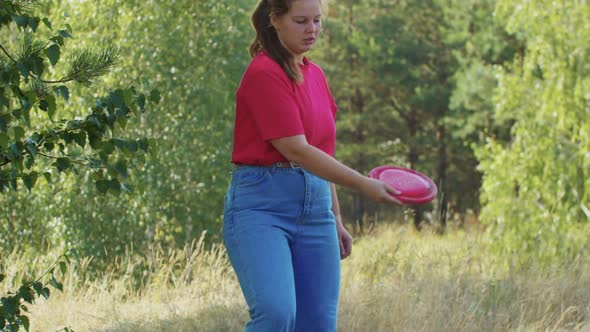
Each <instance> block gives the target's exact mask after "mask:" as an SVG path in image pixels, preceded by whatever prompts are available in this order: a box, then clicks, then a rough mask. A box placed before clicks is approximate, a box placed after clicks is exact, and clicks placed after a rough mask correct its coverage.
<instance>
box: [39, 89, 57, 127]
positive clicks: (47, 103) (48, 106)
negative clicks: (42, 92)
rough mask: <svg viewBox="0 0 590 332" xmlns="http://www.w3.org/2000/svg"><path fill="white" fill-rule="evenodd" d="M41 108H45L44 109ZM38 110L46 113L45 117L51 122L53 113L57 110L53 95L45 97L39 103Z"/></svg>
mask: <svg viewBox="0 0 590 332" xmlns="http://www.w3.org/2000/svg"><path fill="white" fill-rule="evenodd" d="M43 102H44V103H43ZM41 104H43V105H41ZM43 107H45V109H44V108H43ZM39 108H41V109H42V110H44V111H46V112H47V116H49V119H50V120H52V121H53V116H54V115H55V111H56V109H57V104H56V101H55V97H54V96H53V95H47V96H45V99H44V100H42V101H41V102H39Z"/></svg>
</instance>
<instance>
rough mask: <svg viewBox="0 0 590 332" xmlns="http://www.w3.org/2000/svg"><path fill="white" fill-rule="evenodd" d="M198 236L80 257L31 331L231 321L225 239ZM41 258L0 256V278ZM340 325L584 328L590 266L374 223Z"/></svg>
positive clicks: (456, 235)
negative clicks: (544, 264)
mask: <svg viewBox="0 0 590 332" xmlns="http://www.w3.org/2000/svg"><path fill="white" fill-rule="evenodd" d="M203 248H204V246H203V243H202V241H195V242H194V243H193V244H192V245H190V246H187V247H186V248H184V250H177V251H171V252H165V251H163V250H161V249H154V250H153V251H152V252H151V253H149V254H145V255H138V254H137V253H133V252H130V253H129V254H128V255H127V256H126V257H124V258H121V259H120V260H119V262H118V264H117V267H116V268H115V269H114V270H113V271H112V272H105V273H103V274H102V275H100V277H98V278H94V280H93V281H89V280H90V278H88V277H85V271H86V270H85V267H86V266H88V264H89V262H90V260H89V259H82V260H81V261H80V263H79V265H77V266H74V267H72V268H71V269H70V270H69V272H68V274H67V275H66V276H64V292H63V293H60V292H57V291H54V292H53V293H52V295H51V297H50V298H49V300H47V301H39V302H38V303H37V304H36V305H34V306H31V311H32V312H31V321H32V324H31V331H43V332H47V331H58V330H60V329H62V328H64V327H70V328H71V329H73V330H74V331H78V332H80V331H103V332H107V331H108V332H123V331H146V332H152V331H241V330H242V326H243V324H244V323H245V321H246V320H247V310H246V307H245V303H244V300H243V299H242V296H241V293H240V290H239V287H238V285H237V282H236V280H235V278H234V275H233V272H232V270H231V267H230V265H229V263H228V261H227V259H226V257H225V253H224V251H223V248H222V247H214V248H213V249H212V250H209V251H207V250H204V249H203ZM50 260H51V255H48V256H43V257H38V258H36V259H35V260H33V261H30V260H28V263H25V259H23V258H17V255H15V254H12V255H9V256H7V257H3V258H2V261H1V264H2V265H4V266H5V267H6V268H7V274H8V276H7V279H8V280H7V281H8V282H4V283H3V284H2V287H4V288H5V289H4V290H7V289H11V288H12V289H15V288H17V287H15V283H16V282H17V281H18V280H20V278H21V276H20V275H19V274H18V273H17V272H16V271H23V270H29V271H42V269H43V267H46V266H48V262H49V261H50ZM25 264H26V266H24V265H25ZM139 279H141V280H143V282H141V284H138V282H137V280H139ZM339 331H344V332H348V331H351V332H352V331H590V267H589V266H588V262H587V261H584V260H583V259H582V258H581V259H580V260H579V261H577V262H574V263H571V264H568V265H567V266H560V267H555V269H553V270H551V271H547V270H544V271H543V272H541V271H540V270H538V269H535V268H529V269H527V270H522V269H519V270H517V269H515V268H513V267H510V264H499V263H498V262H496V261H495V260H494V259H493V258H492V256H491V255H489V254H488V253H487V251H486V242H485V241H484V240H483V237H482V236H481V234H480V233H479V232H478V231H469V232H466V231H463V230H455V231H451V232H449V234H447V235H445V236H439V235H436V234H433V233H431V232H428V230H427V231H425V232H422V233H419V234H418V233H415V232H414V231H413V230H411V229H409V228H407V227H404V226H382V227H378V228H377V229H376V230H374V231H373V232H372V234H371V235H367V236H364V237H362V238H361V239H358V240H356V242H355V246H354V249H353V255H352V257H351V258H349V259H347V260H345V261H344V262H343V275H342V291H341V306H340V316H339Z"/></svg>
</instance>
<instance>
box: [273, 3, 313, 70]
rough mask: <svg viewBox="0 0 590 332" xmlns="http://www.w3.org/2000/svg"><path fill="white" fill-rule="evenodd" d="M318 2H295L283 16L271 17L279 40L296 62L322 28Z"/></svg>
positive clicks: (301, 57)
mask: <svg viewBox="0 0 590 332" xmlns="http://www.w3.org/2000/svg"><path fill="white" fill-rule="evenodd" d="M321 19H322V9H321V3H320V0H295V1H293V3H292V6H291V9H290V10H289V11H288V12H287V13H286V14H285V15H283V16H280V17H277V16H274V15H272V16H271V23H272V25H273V26H274V28H275V30H276V31H277V34H278V36H279V40H280V41H281V43H282V44H283V46H284V47H285V48H287V50H288V51H289V52H291V54H293V55H294V56H295V58H296V59H297V60H298V61H301V60H302V59H303V54H304V53H305V52H307V51H309V50H310V49H311V46H312V45H313V44H314V43H315V42H316V40H317V39H318V37H319V35H320V30H321V28H322V20H321Z"/></svg>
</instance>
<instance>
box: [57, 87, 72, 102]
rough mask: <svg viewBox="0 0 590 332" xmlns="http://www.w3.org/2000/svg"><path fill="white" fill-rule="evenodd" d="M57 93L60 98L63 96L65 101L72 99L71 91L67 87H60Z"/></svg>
mask: <svg viewBox="0 0 590 332" xmlns="http://www.w3.org/2000/svg"><path fill="white" fill-rule="evenodd" d="M55 93H56V94H57V95H58V96H61V97H62V98H63V99H64V100H65V101H68V100H69V99H70V90H69V89H68V87H67V86H65V85H60V86H58V87H56V88H55Z"/></svg>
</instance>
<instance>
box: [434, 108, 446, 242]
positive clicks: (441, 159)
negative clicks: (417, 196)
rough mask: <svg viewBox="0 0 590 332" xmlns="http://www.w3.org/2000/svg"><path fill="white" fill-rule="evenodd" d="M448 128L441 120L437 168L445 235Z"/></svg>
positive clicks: (437, 133)
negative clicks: (446, 136) (446, 138)
mask: <svg viewBox="0 0 590 332" xmlns="http://www.w3.org/2000/svg"><path fill="white" fill-rule="evenodd" d="M445 135H446V128H445V125H444V124H443V123H442V120H441V119H439V123H438V124H437V126H436V140H437V142H438V162H437V167H436V177H437V178H436V184H437V186H438V189H439V197H440V199H439V215H438V220H439V223H440V227H441V229H440V232H441V233H444V232H445V230H446V227H447V198H446V196H445V195H444V191H443V189H444V186H445V183H446V177H447V168H448V158H447V143H446V140H445Z"/></svg>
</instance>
